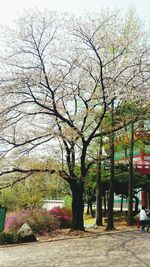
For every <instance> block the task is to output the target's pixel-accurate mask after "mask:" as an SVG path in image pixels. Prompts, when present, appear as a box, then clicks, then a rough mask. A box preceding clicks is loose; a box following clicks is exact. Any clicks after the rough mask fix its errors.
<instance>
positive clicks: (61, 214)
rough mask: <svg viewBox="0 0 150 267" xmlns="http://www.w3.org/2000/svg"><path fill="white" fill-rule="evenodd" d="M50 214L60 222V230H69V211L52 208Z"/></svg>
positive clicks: (70, 220)
mask: <svg viewBox="0 0 150 267" xmlns="http://www.w3.org/2000/svg"><path fill="white" fill-rule="evenodd" d="M49 212H50V214H52V215H54V216H55V218H57V219H58V220H59V222H60V228H70V227H71V222H72V213H71V209H68V208H60V207H55V208H52V209H51V210H50V211H49Z"/></svg>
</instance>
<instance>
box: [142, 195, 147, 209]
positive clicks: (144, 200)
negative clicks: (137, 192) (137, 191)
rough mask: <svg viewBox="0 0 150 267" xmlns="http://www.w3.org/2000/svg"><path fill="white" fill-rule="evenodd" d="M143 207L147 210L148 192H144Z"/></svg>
mask: <svg viewBox="0 0 150 267" xmlns="http://www.w3.org/2000/svg"><path fill="white" fill-rule="evenodd" d="M142 206H144V207H145V208H147V192H145V191H142Z"/></svg>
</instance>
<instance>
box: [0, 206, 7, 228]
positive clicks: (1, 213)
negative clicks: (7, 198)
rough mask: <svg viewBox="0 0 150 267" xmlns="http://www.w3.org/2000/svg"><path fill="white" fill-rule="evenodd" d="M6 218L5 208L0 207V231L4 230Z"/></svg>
mask: <svg viewBox="0 0 150 267" xmlns="http://www.w3.org/2000/svg"><path fill="white" fill-rule="evenodd" d="M5 218H6V208H3V207H0V232H2V231H3V230H4V226H5Z"/></svg>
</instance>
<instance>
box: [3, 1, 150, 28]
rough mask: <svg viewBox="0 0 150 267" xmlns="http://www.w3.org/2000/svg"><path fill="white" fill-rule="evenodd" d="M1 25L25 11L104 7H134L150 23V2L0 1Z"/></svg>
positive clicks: (76, 12)
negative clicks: (30, 9)
mask: <svg viewBox="0 0 150 267" xmlns="http://www.w3.org/2000/svg"><path fill="white" fill-rule="evenodd" d="M0 4H1V5H0V24H10V23H11V22H12V21H13V20H15V19H16V18H17V17H18V14H21V13H22V12H23V10H24V9H28V8H36V7H38V9H40V10H43V9H45V8H46V9H47V8H48V9H49V10H56V11H58V12H64V11H67V12H69V13H75V14H81V13H82V12H83V11H84V10H87V11H96V12H97V11H99V10H101V9H102V8H103V7H104V8H106V7H109V8H110V9H115V8H119V9H123V10H124V11H125V12H126V11H127V10H128V8H129V7H130V6H134V7H135V8H136V10H137V14H138V15H139V17H140V18H142V19H146V21H147V22H148V23H149V22H150V0H0Z"/></svg>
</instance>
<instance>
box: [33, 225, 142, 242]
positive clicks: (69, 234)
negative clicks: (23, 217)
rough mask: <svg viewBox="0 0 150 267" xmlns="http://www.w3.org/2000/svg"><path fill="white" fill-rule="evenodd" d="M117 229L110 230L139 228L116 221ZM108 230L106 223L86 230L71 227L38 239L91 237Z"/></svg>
mask: <svg viewBox="0 0 150 267" xmlns="http://www.w3.org/2000/svg"><path fill="white" fill-rule="evenodd" d="M114 226H115V230H113V231H109V232H112V233H113V232H122V231H123V232H124V231H134V230H137V229H138V228H137V226H136V225H135V226H128V225H127V223H126V222H116V223H115V224H114ZM107 232H108V231H106V224H104V225H103V226H98V227H97V226H93V225H91V226H90V225H89V226H87V227H86V226H85V231H72V230H71V229H59V230H56V231H53V232H51V233H49V234H43V235H38V236H37V240H38V241H39V242H45V241H53V240H59V239H60V240H64V239H72V238H76V237H77V238H79V237H82V238H83V237H90V236H94V235H96V234H99V233H101V234H103V233H104V234H106V233H107Z"/></svg>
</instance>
